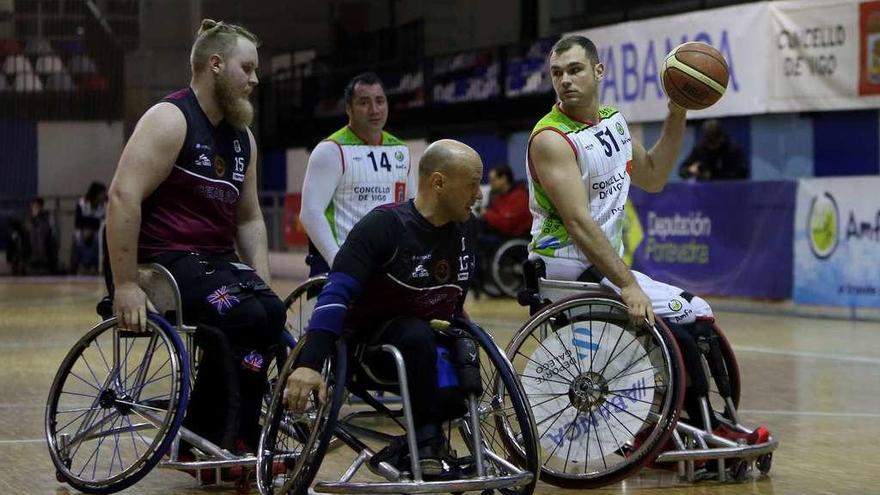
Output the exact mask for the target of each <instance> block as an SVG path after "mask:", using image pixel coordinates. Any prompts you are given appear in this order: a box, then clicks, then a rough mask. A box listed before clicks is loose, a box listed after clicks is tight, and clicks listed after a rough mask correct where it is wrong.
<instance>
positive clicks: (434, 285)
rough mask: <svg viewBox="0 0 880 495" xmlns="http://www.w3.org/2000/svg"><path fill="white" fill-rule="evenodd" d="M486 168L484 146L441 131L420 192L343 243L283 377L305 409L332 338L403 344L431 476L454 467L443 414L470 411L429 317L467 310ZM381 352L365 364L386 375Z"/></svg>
mask: <svg viewBox="0 0 880 495" xmlns="http://www.w3.org/2000/svg"><path fill="white" fill-rule="evenodd" d="M482 174H483V164H482V161H481V160H480V157H479V155H478V154H477V153H476V151H474V150H473V149H471V148H470V147H468V146H467V145H464V144H462V143H460V142H457V141H452V140H441V141H437V142H435V143H433V144H431V146H429V147H428V148H427V149H426V150H425V153H424V155H423V156H422V158H421V160H420V161H419V177H418V179H419V183H418V191H417V193H416V197H415V199H413V200H410V201H407V202H404V203H397V204H394V205H386V206H380V207H378V208H376V209H374V210H372V211H371V212H370V213H368V214H367V215H366V216H365V217H364V218H363V219H362V220H361V221H360V222H358V223H357V224H356V225H355V226H354V228H353V229H352V231H351V233H350V234H349V235H348V237H347V238H346V240H345V243H343V244H342V247H341V248H340V249H339V253H338V254H337V255H336V258H335V260H334V262H333V267H332V269H331V271H330V275H329V278H328V281H327V284H326V285H325V286H324V290H323V291H322V292H321V294H320V296H318V302H317V305H316V306H315V311H314V313H313V314H312V318H311V321H310V322H309V326H308V329H307V332H306V336H305V339H306V341H305V344H304V347H303V349H302V352H301V354H300V356H299V361H298V363H297V365H298V367H297V368H296V369H295V370H294V372H293V373H292V374H291V375H290V378H289V379H288V382H287V390H286V397H287V403H288V406H289V407H290V408H291V409H293V410H295V411H301V410H303V409H304V408H305V407H306V405H307V401H308V397H309V396H310V394H311V392H312V391H314V390H317V391H318V393H319V396H320V397H321V400H322V401H323V400H325V398H326V388H325V384H324V383H323V380H322V378H321V375H320V374H319V370H320V369H321V367H322V364H323V362H324V360H325V359H326V358H327V357H328V356H329V355H330V353H331V351H332V350H333V348H334V342H335V341H336V339H338V338H340V337H343V338H347V339H350V340H351V341H352V343H354V344H357V343H364V344H370V345H377V344H391V345H393V346H395V347H397V348H398V349H399V350H400V352H401V353H402V354H403V358H404V361H405V362H406V363H407V364H408V366H407V382H408V384H409V390H410V397H411V402H412V409H413V415H414V419H415V426H416V436H417V439H418V442H419V446H420V459H421V466H422V471H423V474H424V476H425V477H426V479H429V478H431V477H434V478H442V477H444V476H445V475H447V474H450V473H449V472H448V471H449V465H450V463H449V462H444V461H446V460H447V459H445V458H444V453H445V449H444V447H445V446H444V445H443V434H442V430H441V424H442V422H443V421H446V420H449V419H453V418H454V417H458V416H461V415H462V414H463V413H464V398H463V397H460V396H458V395H457V394H456V393H447V392H450V391H448V390H444V388H441V386H440V385H439V384H438V382H444V383H446V381H444V380H443V376H442V372H440V373H438V355H439V356H440V358H439V360H440V361H443V355H444V354H443V353H444V352H445V351H444V350H443V348H441V347H438V337H437V334H436V332H435V331H434V330H433V329H432V328H431V326H430V323H429V322H430V321H431V320H432V319H440V320H446V321H452V320H453V319H455V318H456V317H459V318H460V317H462V316H463V304H464V300H465V296H466V295H467V291H468V286H469V285H470V280H471V277H472V276H473V273H474V247H475V234H476V231H475V225H476V220H475V219H474V217H473V215H472V214H471V207H472V206H473V205H474V203H475V202H476V201H479V200H480V199H482V194H481V193H480V178H481V177H482ZM353 347H354V346H352V345H350V346H349V348H353ZM382 354H383V355H382V356H375V357H374V358H372V359H371V360H370V361H368V363H367V364H368V365H369V367H370V369H371V371H373V373H375V374H377V375H378V376H379V377H380V378H383V379H387V380H394V381H396V378H397V375H396V372H395V371H394V370H395V368H394V363H393V361H392V360H391V358H390V357H389V356H388V355H387V354H385V353H382ZM414 363H418V365H417V366H416V365H414ZM442 365H443V363H442V362H441V368H442V367H443V366H442ZM380 454H381V452H380ZM377 457H380V456H377ZM380 458H381V457H380ZM408 462H409V461H408V460H406V461H405V462H403V463H402V466H401V467H406V466H408Z"/></svg>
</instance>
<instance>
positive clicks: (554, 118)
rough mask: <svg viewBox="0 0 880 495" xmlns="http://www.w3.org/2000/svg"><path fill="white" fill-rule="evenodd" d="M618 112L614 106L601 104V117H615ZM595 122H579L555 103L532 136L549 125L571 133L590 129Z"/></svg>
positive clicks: (536, 126) (539, 122)
mask: <svg viewBox="0 0 880 495" xmlns="http://www.w3.org/2000/svg"><path fill="white" fill-rule="evenodd" d="M617 113H618V110H617V109H616V108H614V107H608V106H601V107H599V118H600V119H607V118H609V117H613V116H614V115H616V114H617ZM593 125H594V124H592V123H588V122H579V121H577V120H574V119H573V118H571V117H569V116H568V115H565V114H564V113H563V112H562V110H560V109H559V105H553V108H552V109H550V113H548V114H547V115H545V116H544V117H543V118H541V120H539V121H538V123H537V124H535V127H534V128H533V129H532V136H534V135H535V134H537V133H539V132H541V131H543V130H544V129H547V128H548V127H552V128H553V129H556V130H558V131H561V132H563V133H565V134H571V133H574V132H580V131H583V130H585V129H589V128H590V127H593Z"/></svg>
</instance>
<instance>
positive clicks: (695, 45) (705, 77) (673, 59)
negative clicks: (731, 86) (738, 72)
mask: <svg viewBox="0 0 880 495" xmlns="http://www.w3.org/2000/svg"><path fill="white" fill-rule="evenodd" d="M729 77H730V73H729V72H728V70H727V61H725V60H724V57H722V56H721V53H720V52H719V51H718V50H716V49H715V48H712V46H711V45H707V44H706V43H701V42H699V41H691V42H689V43H684V44H681V45H678V46H677V47H675V49H673V50H672V51H671V52H670V53H669V55H667V56H666V60H665V61H664V62H663V77H662V79H661V80H662V81H663V91H665V92H666V94H667V95H669V98H670V99H671V100H672V101H674V102H675V103H676V104H678V105H679V106H682V107H684V108H687V109H688V110H702V109H704V108H707V107H709V106H711V105H713V104H714V103H715V102H716V101H718V100H719V99H720V98H721V96H722V95H724V91H725V90H726V89H727V80H728V78H729Z"/></svg>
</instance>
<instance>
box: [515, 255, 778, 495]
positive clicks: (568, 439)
mask: <svg viewBox="0 0 880 495" xmlns="http://www.w3.org/2000/svg"><path fill="white" fill-rule="evenodd" d="M524 272H525V275H526V277H525V278H526V281H525V284H526V289H525V290H524V291H522V292H521V293H520V295H519V302H520V304H522V305H527V306H530V309H531V317H530V319H529V320H528V321H526V323H525V324H524V325H523V326H522V327H521V328H520V329H519V330H518V331H517V332H516V334H515V335H514V337H513V339H512V340H511V342H510V343H509V345H508V346H507V348H506V354H507V358H508V359H510V361H511V363H512V364H513V367H514V369H515V370H516V373H517V374H518V376H519V379H520V381H521V382H522V385H523V389H524V390H525V391H526V396H527V398H528V401H529V407H530V409H532V411H533V414H534V416H535V421H536V425H537V430H538V441H539V450H540V451H541V454H540V455H541V479H542V480H544V481H546V482H548V483H551V484H554V485H557V486H561V487H568V488H596V487H600V486H604V485H607V484H610V483H614V482H616V481H619V480H622V479H624V478H626V477H628V476H631V475H632V474H635V473H636V472H637V471H639V470H640V469H641V468H642V467H643V466H646V465H650V466H652V467H660V466H662V465H663V464H664V463H665V464H666V465H667V466H669V467H675V465H674V464H669V463H677V470H678V474H679V476H680V477H683V478H686V479H687V480H688V481H695V480H700V479H711V478H716V479H717V480H719V481H722V482H723V481H727V480H728V479H733V480H736V481H742V480H745V479H746V478H747V477H748V476H749V475H750V474H754V473H755V471H757V472H759V473H760V474H761V475H764V474H766V473H767V472H768V471H769V470H770V466H771V462H772V452H773V451H774V450H775V449H776V447H777V445H778V441H777V440H776V439H774V438H772V437H770V436H769V435H767V438H766V441H763V442H761V443H757V444H753V445H747V444H746V443H745V441H744V440H737V441H733V440H730V439H729V438H727V437H722V436H719V435H717V434H715V433H713V431H711V427H707V428H708V429H702V428H698V427H695V426H693V425H691V424H689V420H688V419H686V418H683V417H681V412H682V405H683V401H684V395H685V384H686V380H687V376H686V372H685V368H684V364H683V361H682V356H681V354H680V352H681V351H680V350H679V348H678V345H677V343H676V340H675V338H674V337H673V335H672V333H671V332H670V330H669V328H668V327H667V326H666V324H665V323H664V322H663V321H662V320H661V319H658V320H657V324H656V325H655V326H654V327H653V328H641V327H637V326H635V325H633V324H631V323H630V321H629V315H628V311H627V308H626V306H625V305H624V304H623V301H622V300H621V298H620V297H619V296H618V295H617V294H616V293H614V292H613V291H611V290H610V289H608V288H606V287H603V286H600V285H599V284H595V283H583V282H568V281H555V280H547V279H546V278H544V270H543V264H542V262H541V261H540V260H535V261H528V262H527V263H526V265H525V266H524ZM714 330H715V332H714V333H715V335H716V336H717V338H712V339H709V340H707V341H700V340H698V347H699V348H700V352H701V357H700V359H701V362H702V365H703V368H704V370H705V372H706V376H707V377H708V379H709V383H710V392H709V396H708V397H702V398H700V399H699V402H700V408H701V413H702V414H701V415H702V418H701V419H702V422H701V423H695V424H703V425H709V424H710V412H709V411H710V408H711V410H712V411H713V412H714V415H715V417H716V418H717V421H718V422H719V423H720V424H723V425H724V426H725V427H726V428H728V429H729V430H732V431H734V432H737V433H736V436H740V437H745V436H746V435H749V434H753V430H751V429H749V428H747V427H746V426H744V425H743V424H742V423H741V422H740V420H739V417H738V415H737V406H738V405H739V400H740V376H739V368H738V366H737V362H736V358H735V355H734V353H733V349H732V348H731V346H730V344H729V343H728V341H727V339H726V338H725V337H724V335H723V333H721V330H720V329H718V328H717V326H716V327H715V328H714Z"/></svg>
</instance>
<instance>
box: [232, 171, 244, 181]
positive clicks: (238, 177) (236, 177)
mask: <svg viewBox="0 0 880 495" xmlns="http://www.w3.org/2000/svg"><path fill="white" fill-rule="evenodd" d="M232 180H237V181H238V182H244V175H242V174H240V173H238V172H232Z"/></svg>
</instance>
